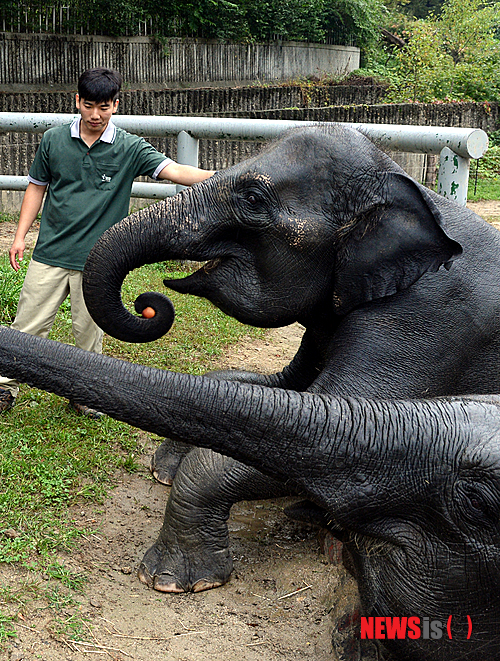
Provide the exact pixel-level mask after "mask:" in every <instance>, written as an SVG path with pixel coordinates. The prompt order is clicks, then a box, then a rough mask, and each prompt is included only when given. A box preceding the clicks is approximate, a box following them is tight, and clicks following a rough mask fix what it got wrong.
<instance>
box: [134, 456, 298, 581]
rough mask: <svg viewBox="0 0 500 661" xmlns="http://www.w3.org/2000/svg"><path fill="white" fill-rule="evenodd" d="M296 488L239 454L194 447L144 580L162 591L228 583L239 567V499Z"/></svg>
mask: <svg viewBox="0 0 500 661" xmlns="http://www.w3.org/2000/svg"><path fill="white" fill-rule="evenodd" d="M289 494H290V490H289V489H288V488H287V487H286V486H285V485H283V484H281V483H278V482H275V481H274V480H272V479H271V478H269V477H266V476H264V475H262V474H261V473H259V472H258V471H256V470H255V469H254V468H250V467H248V466H244V465H243V464H240V463H239V462H237V461H236V460H234V459H231V458H229V457H224V456H222V455H220V454H217V453H216V452H212V451H211V450H204V449H201V448H194V449H192V450H191V452H189V454H187V455H186V457H185V458H184V460H183V462H182V464H181V465H180V467H179V471H178V473H177V475H176V477H175V479H174V481H173V484H172V489H171V490H170V494H169V497H168V501H167V506H166V508H165V519H164V522H163V526H162V528H161V530H160V534H159V537H158V540H157V541H156V543H155V544H154V545H153V546H152V547H151V548H150V549H149V551H148V552H147V553H146V555H145V556H144V558H143V560H142V563H141V565H140V568H139V579H140V580H141V581H142V582H143V583H146V585H149V586H150V587H151V588H154V589H155V590H159V591H161V592H201V591H202V590H208V589H210V588H214V587H218V586H220V585H223V584H224V583H226V582H227V581H228V579H229V576H230V574H231V571H232V568H233V561H232V557H231V553H230V550H229V534H228V529H227V520H228V517H229V511H230V509H231V506H232V505H233V504H234V503H236V502H238V501H239V500H256V499H262V498H273V497H280V496H285V495H289Z"/></svg>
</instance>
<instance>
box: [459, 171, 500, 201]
mask: <svg viewBox="0 0 500 661" xmlns="http://www.w3.org/2000/svg"><path fill="white" fill-rule="evenodd" d="M467 199H468V200H469V201H470V202H479V201H480V200H500V174H499V176H498V178H497V179H483V178H482V177H478V178H477V180H476V178H475V174H474V172H471V175H470V179H469V189H468V193H467Z"/></svg>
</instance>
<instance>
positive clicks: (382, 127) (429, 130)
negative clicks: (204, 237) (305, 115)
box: [0, 112, 488, 205]
mask: <svg viewBox="0 0 500 661" xmlns="http://www.w3.org/2000/svg"><path fill="white" fill-rule="evenodd" d="M75 117H78V115H76V114H66V113H57V114H54V113H52V114H51V113H11V112H1V113H0V133H8V132H10V131H16V132H26V133H43V132H44V131H46V130H47V129H49V128H52V127H53V126H60V125H61V124H65V123H68V122H70V121H72V120H73V119H74V118H75ZM113 122H114V123H115V124H116V125H117V126H119V127H120V128H123V129H125V130H127V131H129V132H130V133H135V134H136V135H140V136H144V137H150V138H151V137H166V136H177V159H176V160H177V161H178V162H179V163H183V164H186V165H195V166H197V165H198V147H199V140H200V139H203V138H209V139H216V140H253V141H257V142H266V141H268V140H273V139H275V138H278V137H279V136H280V135H282V134H283V133H284V132H286V131H288V130H290V129H292V128H297V127H301V126H302V127H303V126H314V125H317V124H318V123H317V122H304V121H294V120H272V119H244V118H231V117H224V118H212V117H175V116H170V117H168V116H162V117H160V116H141V115H116V116H115V117H114V118H113ZM322 125H325V126H328V125H329V122H322ZM346 126H350V127H352V128H357V129H360V130H362V131H363V133H364V134H365V135H366V136H368V137H369V138H370V139H371V140H373V142H375V143H376V144H378V145H379V146H380V147H382V148H383V149H388V150H391V151H400V152H410V153H421V154H439V170H438V191H437V192H438V193H439V194H440V195H442V196H443V197H446V198H449V199H451V200H455V201H456V202H458V203H459V204H461V205H465V204H466V203H467V188H468V182H469V169H470V159H471V158H474V159H477V158H480V157H481V156H483V155H484V154H485V152H486V150H487V148H488V136H487V134H486V133H485V132H484V131H483V130H482V129H473V128H454V127H439V126H410V125H398V124H359V123H346ZM27 185H28V180H27V177H22V176H11V175H2V176H0V190H24V189H25V188H26V186H27ZM181 188H182V187H181V186H176V185H172V184H164V183H143V182H134V184H133V187H132V197H141V198H151V199H164V198H166V197H168V196H170V195H175V194H176V193H177V192H179V190H181Z"/></svg>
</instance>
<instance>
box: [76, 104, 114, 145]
mask: <svg viewBox="0 0 500 661" xmlns="http://www.w3.org/2000/svg"><path fill="white" fill-rule="evenodd" d="M76 107H77V108H78V110H79V111H80V114H81V116H82V124H83V128H84V130H85V132H86V133H90V134H97V135H101V133H102V132H103V131H104V129H105V128H106V126H107V125H108V122H109V120H110V119H111V117H112V115H114V114H115V112H116V111H117V110H118V99H117V100H116V101H112V100H111V99H110V100H109V101H87V99H83V98H80V97H79V95H78V94H77V95H76Z"/></svg>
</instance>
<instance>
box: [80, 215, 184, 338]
mask: <svg viewBox="0 0 500 661" xmlns="http://www.w3.org/2000/svg"><path fill="white" fill-rule="evenodd" d="M162 230H164V224H163V223H160V222H159V214H158V211H157V210H156V211H155V212H153V211H150V210H149V209H145V210H142V211H140V212H137V213H135V214H133V215H132V216H129V217H128V218H125V219H124V220H122V221H121V222H120V223H118V224H117V225H114V226H113V227H111V228H110V229H109V230H107V231H106V232H105V233H104V234H103V235H102V236H101V238H100V239H99V241H98V242H97V243H96V244H95V246H94V247H93V249H92V250H91V252H90V254H89V256H88V258H87V262H86V264H85V269H84V271H83V293H84V296H85V302H86V305H87V308H88V310H89V313H90V315H91V316H92V318H93V319H94V321H95V322H96V323H97V324H98V325H99V326H100V327H101V328H102V329H103V330H104V331H105V332H106V333H108V334H110V335H112V336H113V337H116V338H118V339H119V340H122V341H124V342H152V341H154V340H157V339H158V338H159V337H161V336H162V335H164V334H165V333H167V332H168V331H169V330H170V327H171V326H172V323H173V321H174V314H175V313H174V307H173V305H172V302H171V301H170V299H169V298H168V297H167V296H165V295H164V294H160V293H157V292H147V293H144V294H141V295H140V296H139V297H138V298H137V300H136V301H135V310H136V312H137V313H138V314H141V313H142V312H143V310H145V308H148V307H149V308H152V309H153V310H154V316H152V317H151V318H145V317H143V316H136V315H133V314H132V313H131V312H129V311H128V310H127V309H126V308H125V307H124V305H123V302H122V298H121V287H122V284H123V281H124V280H125V277H126V276H127V274H128V273H129V272H130V271H132V270H133V269H136V268H139V267H140V266H143V265H144V264H151V263H153V262H157V261H161V260H162V259H168V258H174V257H173V256H171V255H169V254H168V253H167V250H166V248H165V245H166V244H167V243H168V237H167V239H166V237H165V234H164V231H162Z"/></svg>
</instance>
